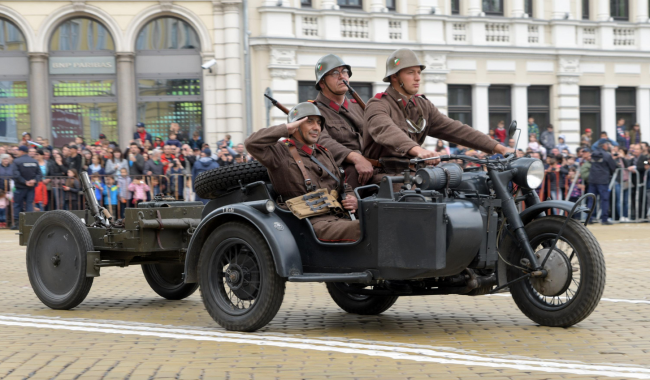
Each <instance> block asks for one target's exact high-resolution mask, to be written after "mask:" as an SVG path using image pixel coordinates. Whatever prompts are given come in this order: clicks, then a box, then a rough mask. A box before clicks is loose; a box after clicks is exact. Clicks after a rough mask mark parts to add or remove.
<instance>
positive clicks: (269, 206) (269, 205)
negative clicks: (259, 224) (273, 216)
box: [264, 199, 275, 214]
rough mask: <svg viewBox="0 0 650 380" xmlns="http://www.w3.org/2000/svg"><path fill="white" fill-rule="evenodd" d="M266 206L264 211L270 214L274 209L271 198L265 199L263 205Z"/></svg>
mask: <svg viewBox="0 0 650 380" xmlns="http://www.w3.org/2000/svg"><path fill="white" fill-rule="evenodd" d="M264 206H265V207H266V211H267V212H268V213H269V214H270V213H272V212H273V211H275V203H274V202H273V201H272V200H270V199H269V200H268V201H266V204H265V205H264Z"/></svg>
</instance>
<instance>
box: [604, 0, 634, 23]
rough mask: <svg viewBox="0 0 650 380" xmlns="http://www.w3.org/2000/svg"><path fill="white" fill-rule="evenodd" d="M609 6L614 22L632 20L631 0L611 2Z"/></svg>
mask: <svg viewBox="0 0 650 380" xmlns="http://www.w3.org/2000/svg"><path fill="white" fill-rule="evenodd" d="M609 4H610V8H609V9H610V12H611V16H612V17H613V18H614V20H618V21H628V20H629V19H630V8H629V0H610V2H609Z"/></svg>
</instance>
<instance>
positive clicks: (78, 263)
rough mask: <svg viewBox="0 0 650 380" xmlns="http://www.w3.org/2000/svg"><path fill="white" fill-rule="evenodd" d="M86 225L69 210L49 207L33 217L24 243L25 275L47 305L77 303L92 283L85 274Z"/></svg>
mask: <svg viewBox="0 0 650 380" xmlns="http://www.w3.org/2000/svg"><path fill="white" fill-rule="evenodd" d="M93 250H94V249H93V241H92V238H91V237H90V233H89V232H88V229H87V228H86V226H85V225H84V223H82V222H81V219H79V218H78V217H77V216H76V215H74V214H73V213H71V212H69V211H49V212H47V213H45V214H43V216H41V217H40V218H38V220H37V221H36V223H35V224H34V227H33V228H32V232H31V234H30V237H29V241H28V243H27V275H28V276H29V282H30V284H31V285H32V289H34V293H36V296H37V297H38V298H39V299H40V300H41V302H43V304H45V305H46V306H47V307H50V308H52V309H58V310H69V309H72V308H74V307H75V306H77V305H79V304H80V303H81V302H83V300H84V299H85V298H86V296H87V295H88V292H89V291H90V287H91V286H92V284H93V278H92V277H86V260H87V253H88V251H93Z"/></svg>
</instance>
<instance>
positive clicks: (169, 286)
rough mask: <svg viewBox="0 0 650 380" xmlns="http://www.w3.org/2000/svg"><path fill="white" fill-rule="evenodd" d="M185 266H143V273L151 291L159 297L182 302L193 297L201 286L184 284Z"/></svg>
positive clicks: (167, 264)
mask: <svg viewBox="0 0 650 380" xmlns="http://www.w3.org/2000/svg"><path fill="white" fill-rule="evenodd" d="M184 268H185V265H183V264H174V263H164V264H143V265H142V273H143V274H144V278H145V279H146V280H147V283H148V284H149V286H151V289H152V290H153V291H154V292H156V293H157V294H158V295H159V296H161V297H163V298H166V299H168V300H182V299H183V298H187V297H189V296H191V295H192V293H194V292H195V291H196V289H198V288H199V284H186V283H184V282H183V277H182V276H183V270H184Z"/></svg>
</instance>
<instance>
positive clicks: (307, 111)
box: [287, 102, 325, 126]
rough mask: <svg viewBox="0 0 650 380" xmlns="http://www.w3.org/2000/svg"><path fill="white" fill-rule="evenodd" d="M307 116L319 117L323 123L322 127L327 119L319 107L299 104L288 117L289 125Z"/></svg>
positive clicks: (312, 104)
mask: <svg viewBox="0 0 650 380" xmlns="http://www.w3.org/2000/svg"><path fill="white" fill-rule="evenodd" d="M305 116H319V117H320V122H321V124H320V125H321V126H324V125H325V118H324V117H323V115H321V113H320V111H319V110H318V107H316V105H315V104H314V103H311V102H303V103H298V104H297V105H296V106H295V107H293V108H292V109H291V110H290V111H289V114H288V115H287V123H293V122H294V121H296V120H300V119H302V118H303V117H305Z"/></svg>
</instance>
